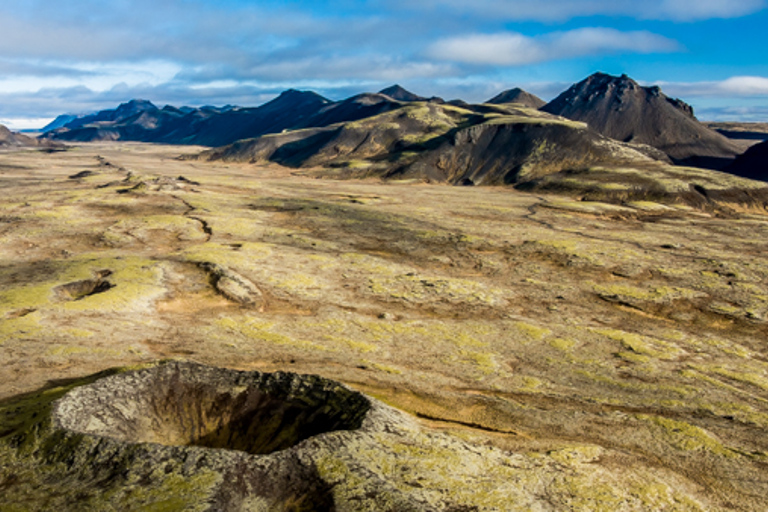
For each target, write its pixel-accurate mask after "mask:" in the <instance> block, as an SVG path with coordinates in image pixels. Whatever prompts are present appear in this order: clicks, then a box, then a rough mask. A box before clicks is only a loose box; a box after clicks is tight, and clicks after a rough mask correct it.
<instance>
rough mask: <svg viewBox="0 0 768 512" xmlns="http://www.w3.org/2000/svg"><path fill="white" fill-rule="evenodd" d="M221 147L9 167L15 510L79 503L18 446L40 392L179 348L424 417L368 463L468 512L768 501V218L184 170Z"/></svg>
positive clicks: (7, 295) (127, 150) (81, 152)
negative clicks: (387, 453)
mask: <svg viewBox="0 0 768 512" xmlns="http://www.w3.org/2000/svg"><path fill="white" fill-rule="evenodd" d="M199 149H200V148H181V149H180V148H178V147H168V146H159V145H142V144H117V143H102V144H88V145H82V146H78V147H77V148H73V149H72V150H70V151H68V152H63V153H55V154H42V153H35V152H16V153H4V154H2V155H0V158H1V159H0V360H2V361H3V365H2V366H0V397H1V398H0V490H1V491H2V494H3V496H4V498H3V499H4V500H5V503H10V504H12V505H13V506H16V509H20V510H24V509H25V508H24V507H26V509H30V508H32V509H35V508H38V509H39V508H41V507H40V503H49V504H50V503H63V504H64V505H60V506H58V508H59V509H60V510H65V509H67V506H71V505H66V503H67V501H66V500H67V499H69V497H70V495H69V494H67V493H71V492H73V491H72V490H71V489H63V488H61V487H56V484H55V480H53V479H51V478H47V479H46V478H45V475H46V474H47V473H45V471H48V469H45V471H43V470H41V469H39V468H38V467H37V466H31V465H30V464H32V463H31V462H28V461H27V459H23V458H18V455H17V454H16V452H15V451H14V450H16V448H15V446H14V444H13V443H12V442H11V441H9V439H10V438H9V437H7V436H8V433H9V432H16V429H17V428H22V427H23V426H24V425H26V424H27V423H24V422H26V421H27V419H25V418H26V417H25V416H23V413H24V411H28V410H31V409H29V407H31V405H29V404H31V403H38V402H41V401H43V402H44V401H45V400H49V401H50V400H51V399H52V398H51V397H54V396H58V395H57V393H60V392H61V390H60V389H59V388H58V387H60V386H64V385H72V383H73V382H79V381H73V380H72V379H82V378H84V377H86V376H88V375H90V374H93V373H95V372H98V371H102V370H105V369H107V368H110V367H114V366H125V365H136V364H145V363H151V362H153V361H157V360H158V359H163V358H178V359H184V360H191V361H195V362H199V363H204V364H210V365H217V366H222V367H227V368H235V369H240V370H259V371H275V370H285V371H291V372H297V373H310V374H317V375H320V376H323V377H327V378H332V379H335V380H339V381H342V382H344V383H346V384H348V385H349V386H351V387H352V388H353V389H356V390H359V391H363V392H365V393H367V394H369V395H372V396H374V397H376V398H379V399H381V400H383V401H384V402H386V403H387V404H389V405H391V406H394V407H396V408H398V409H401V410H403V411H406V412H407V413H409V414H410V415H412V418H413V421H416V422H418V424H419V428H420V429H423V431H424V432H426V433H425V434H423V435H422V434H419V435H420V436H421V437H419V438H418V440H417V439H416V438H409V439H410V440H409V441H408V443H409V444H403V442H402V441H392V442H393V443H394V444H393V445H392V446H391V447H390V448H391V450H392V453H398V454H400V455H399V456H398V457H399V458H397V459H386V460H387V461H389V462H387V463H386V464H385V463H384V462H382V460H384V459H382V460H379V459H375V458H370V459H369V460H368V462H366V463H365V464H366V466H365V467H366V468H374V469H370V471H372V472H374V473H375V474H376V475H377V476H376V478H382V479H384V480H382V481H387V482H390V483H391V485H395V486H397V488H398V490H399V491H398V492H403V493H416V492H418V493H422V494H420V496H421V495H423V496H428V494H429V492H431V490H433V491H434V492H436V493H437V492H438V490H439V493H441V494H440V495H441V496H443V498H441V499H444V500H447V499H448V498H446V496H450V500H449V501H450V502H451V503H452V504H453V505H452V506H455V507H464V508H454V510H475V509H473V508H472V507H476V509H477V510H499V509H501V510H531V509H535V508H544V509H553V510H661V509H670V510H672V509H676V510H764V509H766V508H768V498H766V496H768V470H767V469H766V468H768V465H767V463H768V441H766V439H768V437H767V436H766V430H767V429H768V349H766V345H765V340H766V334H767V333H768V332H767V331H768V329H767V328H766V319H768V317H767V316H766V315H768V264H766V262H765V258H764V254H765V251H766V242H765V240H768V237H767V235H768V215H766V212H765V210H764V209H762V208H757V207H749V206H740V207H739V206H733V205H732V206H731V207H729V208H728V209H722V210H716V211H712V210H709V211H705V210H703V209H696V208H694V207H692V206H690V205H685V204H682V203H679V202H674V201H673V202H668V203H666V204H662V203H659V202H653V201H647V200H646V201H633V200H629V199H628V200H626V201H624V202H623V203H621V202H620V203H617V202H614V203H613V204H608V203H604V202H599V201H579V200H575V199H573V198H571V197H568V196H563V195H548V194H543V193H542V194H538V193H537V194H532V193H523V192H519V191H516V190H513V189H510V188H502V187H498V188H496V187H452V186H445V185H424V184H419V183H413V182H409V181H399V182H398V181H390V182H386V183H385V182H381V181H380V180H378V179H368V180H354V181H332V180H321V179H312V178H311V177H307V176H302V175H294V174H292V173H293V172H294V171H292V170H288V169H285V168H282V167H279V166H276V165H268V166H252V165H246V164H237V163H225V162H200V161H182V160H178V159H177V158H176V157H177V156H178V155H179V153H180V152H182V151H184V152H190V153H191V152H195V151H199ZM302 172H304V171H302ZM678 172H680V173H684V172H687V171H686V170H685V169H680V170H679V171H678ZM690 172H694V171H690ZM696 172H703V171H696ZM573 179H578V176H575V177H573ZM40 390H46V391H44V392H43V393H42V394H31V395H29V394H27V393H37V392H38V391H40ZM25 394H27V395H25ZM46 397H48V398H46ZM35 414H37V413H35ZM30 417H31V415H30ZM29 421H32V420H29ZM20 424H21V425H22V427H19V425H20ZM24 428H26V427H24ZM437 433H439V434H440V435H441V436H443V435H444V436H446V437H445V439H452V440H454V441H452V442H454V443H455V444H457V445H458V444H461V446H462V448H461V449H459V448H456V449H454V448H451V446H453V445H452V444H450V443H448V442H447V441H445V442H444V441H441V442H440V444H439V445H438V444H435V443H436V441H434V439H435V437H434V436H435V435H437ZM414 435H415V434H414ZM381 439H382V440H383V439H384V438H381ZM387 439H389V438H387ZM430 439H432V441H430ZM441 439H443V438H441ZM382 442H383V441H382ZM430 443H431V444H430ZM390 448H387V449H388V450H389V449H390ZM473 450H474V452H473ZM472 453H475V455H472ZM457 454H458V455H457ZM356 456H357V457H363V456H364V454H363V452H359V453H358V454H357V455H356ZM365 456H367V455H365ZM370 457H373V455H371V456H370ZM473 457H474V458H473ZM395 460H397V462H394V461H395ZM482 461H485V462H482ZM489 461H491V462H489ZM331 462H332V460H331ZM331 462H329V464H331ZM330 467H331V466H328V468H330ZM332 467H333V468H336V469H334V470H333V471H336V473H334V472H333V471H331V469H328V468H326V469H323V471H327V472H328V473H327V474H329V475H330V474H335V475H337V480H336V481H337V483H338V485H339V487H338V492H340V493H341V492H342V491H343V489H347V488H345V487H344V485H346V486H348V487H349V486H352V485H353V482H352V480H350V479H349V478H347V477H343V476H338V475H343V473H339V472H338V471H340V470H339V466H338V465H336V466H332ZM457 468H458V469H457ZM321 469H322V468H321ZM174 471H175V470H173V468H171V472H170V473H169V474H172V475H175V474H176V473H174ZM366 471H368V470H366ZM374 473H371V474H374ZM470 473H471V475H472V476H471V478H470V477H469V476H466V475H469V474H470ZM398 475H399V476H398ZM465 477H466V478H465ZM153 478H154V477H153ZM158 478H159V477H158ZM328 478H330V477H328ZM329 481H330V480H329ZM376 481H379V480H376ZM41 482H43V483H41ZM52 482H54V483H52ZM188 482H198V480H194V481H193V480H189V481H188ZM419 482H420V483H419ZM467 482H472V484H471V485H468V484H467ZM62 485H64V484H62ZM89 485H95V484H89ZM105 485H106V484H105ZM109 485H111V486H114V485H117V484H115V483H114V482H113V481H110V482H109ZM131 485H138V484H131ZM189 485H192V483H189ZM195 485H197V484H195ZM199 485H201V486H202V485H203V484H199ZM388 485H389V484H388ZM35 489H38V490H35ZM89 489H91V490H90V491H87V492H95V491H93V489H94V488H93V487H91V488H89ZM110 489H112V487H110ZM120 489H121V490H120V492H122V493H124V494H121V495H120V496H123V497H124V496H125V493H128V492H129V491H128V490H126V489H129V488H126V487H120ZM130 489H133V487H131V488H130ZM200 489H202V487H200V488H197V487H196V488H195V489H192V490H190V488H189V487H183V486H181V487H179V488H176V487H174V488H166V487H163V488H162V489H161V490H162V493H160V491H158V494H157V496H160V495H161V494H162V496H164V497H165V498H164V499H167V498H168V496H171V497H176V496H182V495H184V496H186V495H189V496H191V497H195V499H203V498H200V496H205V492H204V491H202V490H200ZM409 489H410V490H409ZM415 489H421V490H418V491H417V490H415ZM498 489H503V493H502V495H500V494H498V493H497V491H498ZM347 491H349V489H347V490H346V491H343V492H347ZM83 492H84V493H86V494H87V492H86V490H84V491H83ZM115 492H117V491H115ZM334 492H336V491H334ZM349 492H352V491H349ZM174 493H175V494H174ZM199 493H202V494H199ZM84 495H85V494H84ZM409 495H410V494H409ZM89 496H90V495H89ZM109 496H116V495H114V494H109V493H103V494H102V495H100V496H99V497H98V499H99V500H109V499H112V498H109ZM134 496H136V495H134ZM152 496H154V497H145V498H142V499H145V500H150V498H151V499H155V500H159V499H160V498H158V497H157V496H155V495H154V494H153V495H152ZM337 498H338V500H341V498H340V497H339V496H337ZM57 499H58V500H60V501H56V500H57ZM83 499H85V498H83ZM89 499H90V498H89ZM93 499H94V500H96V499H97V498H95V497H94V498H93ZM120 499H123V498H120ZM126 499H127V498H126ZM190 499H191V498H190ZM424 499H432V498H424ZM25 500H26V501H25ZM34 500H38V501H34ZM41 500H48V501H41ZM114 500H117V498H114ZM435 500H436V501H433V502H432V501H430V503H443V502H440V501H439V500H437V498H435ZM149 502H150V501H144V502H142V503H145V504H146V503H149ZM339 502H341V501H339ZM93 503H97V502H96V501H94V502H93ZM98 503H103V502H101V501H98ZM110 503H111V505H110V506H114V503H116V501H113V502H110ZM120 503H123V502H120ZM152 503H155V502H154V501H153V502H152ZM201 503H202V502H201ZM246 505H247V504H246ZM379 505H381V503H379ZM94 506H96V505H94ZM249 506H250V505H249ZM375 506H376V503H374V504H373V505H370V507H371V508H369V509H370V510H375ZM361 508H362V507H361ZM435 508H436V509H440V507H439V506H437V505H435ZM190 509H192V508H190ZM247 509H248V507H246V506H245V505H243V508H242V510H247ZM251 509H253V510H259V508H258V507H257V506H256V505H253V506H252V507H251ZM380 509H385V507H383V506H381V508H380ZM443 509H445V507H443Z"/></svg>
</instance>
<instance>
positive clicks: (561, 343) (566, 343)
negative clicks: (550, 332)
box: [549, 338, 577, 352]
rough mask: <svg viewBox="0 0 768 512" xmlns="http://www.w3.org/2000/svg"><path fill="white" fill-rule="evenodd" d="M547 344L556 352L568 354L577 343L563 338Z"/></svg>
mask: <svg viewBox="0 0 768 512" xmlns="http://www.w3.org/2000/svg"><path fill="white" fill-rule="evenodd" d="M549 344H550V345H551V346H553V347H554V348H556V349H558V350H562V351H563V352H568V351H570V350H571V349H572V348H573V347H575V346H576V344H577V342H576V341H574V340H569V339H565V338H554V339H551V340H549Z"/></svg>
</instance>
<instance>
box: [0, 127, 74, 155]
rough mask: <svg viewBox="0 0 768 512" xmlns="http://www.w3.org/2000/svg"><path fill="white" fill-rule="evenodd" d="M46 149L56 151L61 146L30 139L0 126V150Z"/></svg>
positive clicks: (46, 141)
mask: <svg viewBox="0 0 768 512" xmlns="http://www.w3.org/2000/svg"><path fill="white" fill-rule="evenodd" d="M38 147H39V148H47V149H56V148H59V147H61V144H58V143H55V142H52V141H48V140H41V139H38V138H36V137H30V136H29V135H24V134H23V133H17V132H12V131H11V130H9V129H8V128H7V127H5V126H3V125H1V124H0V148H2V149H8V148H38Z"/></svg>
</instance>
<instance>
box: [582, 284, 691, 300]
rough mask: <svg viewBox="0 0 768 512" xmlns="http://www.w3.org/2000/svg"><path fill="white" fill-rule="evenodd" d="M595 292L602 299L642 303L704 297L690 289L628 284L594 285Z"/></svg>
mask: <svg viewBox="0 0 768 512" xmlns="http://www.w3.org/2000/svg"><path fill="white" fill-rule="evenodd" d="M592 288H593V290H594V291H595V293H597V294H598V295H600V296H601V297H607V298H612V297H617V298H619V299H627V300H636V301H642V302H656V303H663V302H669V301H673V300H680V299H695V298H698V297H702V296H704V294H703V293H701V292H698V291H696V290H691V289H689V288H679V287H671V286H658V287H656V288H650V289H648V288H638V287H636V286H632V285H626V284H606V285H603V284H594V285H593V287H592Z"/></svg>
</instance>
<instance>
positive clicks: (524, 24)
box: [0, 0, 768, 129]
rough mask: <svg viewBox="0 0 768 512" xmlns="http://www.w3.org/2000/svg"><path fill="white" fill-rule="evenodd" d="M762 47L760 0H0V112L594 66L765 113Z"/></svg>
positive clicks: (710, 106)
mask: <svg viewBox="0 0 768 512" xmlns="http://www.w3.org/2000/svg"><path fill="white" fill-rule="evenodd" d="M766 48H768V0H570V1H569V0H538V1H536V2H533V1H530V0H471V1H467V0H360V1H344V0H341V1H315V2H310V1H303V0H292V1H291V0H288V1H279V2H278V1H247V0H216V1H215V0H109V1H104V0H67V1H66V2H54V1H51V0H24V1H19V0H0V124H5V125H6V126H9V127H11V128H12V129H25V128H39V127H41V126H43V125H44V124H46V122H48V121H50V120H51V119H52V118H54V117H56V116H57V115H59V114H63V113H75V114H77V113H87V112H93V111H97V110H101V109H105V108H115V107H116V106H117V105H118V104H120V103H122V102H125V101H128V100H130V99H132V98H141V99H147V100H150V101H152V102H153V103H155V104H157V105H158V106H162V105H165V104H171V105H175V106H182V105H188V106H202V105H225V104H234V105H241V106H256V105H260V104H262V103H264V102H266V101H268V100H270V99H272V98H274V97H275V96H276V95H277V94H279V93H280V92H281V91H283V90H285V89H288V88H296V89H301V90H314V91H316V92H318V93H320V94H323V95H324V96H326V97H328V98H330V99H332V100H339V99H343V98H345V97H349V96H351V95H353V94H357V93H360V92H372V91H378V90H380V89H383V88H384V87H387V86H389V85H392V84H394V83H399V84H400V85H402V86H404V87H406V88H407V89H409V90H412V91H413V92H415V93H417V94H421V95H423V96H440V97H443V98H445V99H454V98H461V99H464V100H466V101H470V102H480V101H484V100H487V99H489V98H491V97H493V96H495V95H496V94H497V93H499V92H501V91H503V90H505V89H509V88H512V87H522V88H523V89H526V90H528V91H530V92H532V93H534V94H537V95H539V96H540V97H542V98H543V99H545V100H550V99H552V98H554V97H555V96H557V95H558V94H559V93H560V92H562V91H563V90H565V89H567V88H568V87H569V86H570V85H571V84H572V83H574V82H578V81H580V80H582V79H584V78H586V77H587V76H589V75H590V74H592V73H594V72H597V71H601V72H605V73H611V74H617V75H618V74H622V73H626V74H627V75H629V76H630V77H632V78H634V79H635V80H637V81H638V82H640V83H641V84H644V85H651V84H656V85H660V86H661V87H662V89H663V91H664V92H665V93H666V94H667V95H669V96H674V97H680V98H682V99H684V100H685V101H687V102H688V103H691V104H692V105H693V107H694V109H695V111H696V114H697V116H698V117H699V119H702V120H743V121H765V122H768V58H766V57H765V50H766Z"/></svg>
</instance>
